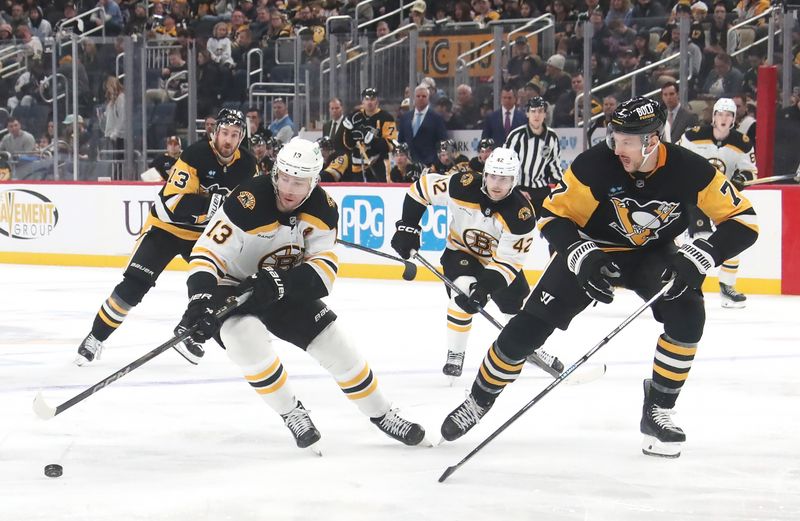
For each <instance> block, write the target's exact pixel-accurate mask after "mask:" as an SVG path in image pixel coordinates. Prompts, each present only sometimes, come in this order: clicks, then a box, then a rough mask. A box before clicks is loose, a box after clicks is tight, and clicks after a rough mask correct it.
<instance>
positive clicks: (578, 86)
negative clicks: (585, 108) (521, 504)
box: [553, 72, 583, 127]
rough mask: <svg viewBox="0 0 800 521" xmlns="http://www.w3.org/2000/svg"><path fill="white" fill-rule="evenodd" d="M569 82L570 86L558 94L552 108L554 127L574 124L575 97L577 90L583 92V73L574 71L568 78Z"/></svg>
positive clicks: (572, 125)
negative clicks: (567, 89)
mask: <svg viewBox="0 0 800 521" xmlns="http://www.w3.org/2000/svg"><path fill="white" fill-rule="evenodd" d="M570 84H571V86H572V88H571V89H570V90H569V91H567V92H565V93H564V94H562V95H561V96H559V98H558V101H556V106H555V108H554V109H553V126H554V127H574V126H575V98H576V96H577V95H578V93H579V92H583V74H582V73H580V72H576V73H574V74H573V75H572V78H571V79H570ZM581 106H582V105H581ZM579 110H580V109H579Z"/></svg>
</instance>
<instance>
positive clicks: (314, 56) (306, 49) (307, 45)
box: [300, 35, 325, 67]
mask: <svg viewBox="0 0 800 521" xmlns="http://www.w3.org/2000/svg"><path fill="white" fill-rule="evenodd" d="M301 41H302V43H303V50H302V51H301V53H300V63H301V64H303V65H311V66H313V67H317V66H318V65H319V64H320V62H321V61H322V60H323V59H325V56H323V55H322V49H320V47H319V46H318V45H317V44H316V43H315V42H314V39H313V38H312V37H311V36H306V35H303V36H302V38H301Z"/></svg>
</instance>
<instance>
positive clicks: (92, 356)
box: [75, 333, 103, 365]
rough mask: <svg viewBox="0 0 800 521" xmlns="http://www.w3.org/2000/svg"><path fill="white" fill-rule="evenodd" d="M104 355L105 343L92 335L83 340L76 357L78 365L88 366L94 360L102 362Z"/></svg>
mask: <svg viewBox="0 0 800 521" xmlns="http://www.w3.org/2000/svg"><path fill="white" fill-rule="evenodd" d="M102 354H103V343H102V342H101V341H99V340H98V339H96V338H95V337H94V336H93V335H92V334H91V333H89V334H88V335H87V336H86V338H84V339H83V342H81V345H80V346H78V356H76V357H75V363H76V364H77V365H86V364H88V363H89V362H91V361H92V360H100V356H101V355H102Z"/></svg>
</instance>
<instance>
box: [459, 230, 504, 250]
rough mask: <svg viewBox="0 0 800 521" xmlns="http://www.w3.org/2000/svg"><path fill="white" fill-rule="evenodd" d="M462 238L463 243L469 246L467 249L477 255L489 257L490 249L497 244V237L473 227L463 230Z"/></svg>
mask: <svg viewBox="0 0 800 521" xmlns="http://www.w3.org/2000/svg"><path fill="white" fill-rule="evenodd" d="M462 239H463V240H464V245H466V247H467V248H469V251H471V252H472V253H474V254H475V255H478V256H479V257H491V256H492V251H493V250H494V248H495V246H497V239H495V238H494V237H492V236H491V235H489V234H488V233H486V232H485V231H483V230H476V229H475V228H468V229H466V230H464V234H463V235H462Z"/></svg>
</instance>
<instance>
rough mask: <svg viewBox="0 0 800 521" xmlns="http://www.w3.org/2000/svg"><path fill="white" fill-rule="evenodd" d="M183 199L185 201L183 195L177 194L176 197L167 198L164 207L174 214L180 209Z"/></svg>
mask: <svg viewBox="0 0 800 521" xmlns="http://www.w3.org/2000/svg"><path fill="white" fill-rule="evenodd" d="M181 199H183V194H176V195H173V196H170V197H167V198H166V200H165V201H164V206H165V207H166V208H167V210H169V211H170V212H174V211H175V208H177V207H178V203H180V202H181Z"/></svg>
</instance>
